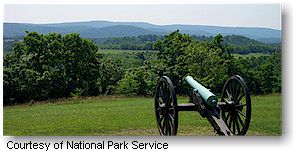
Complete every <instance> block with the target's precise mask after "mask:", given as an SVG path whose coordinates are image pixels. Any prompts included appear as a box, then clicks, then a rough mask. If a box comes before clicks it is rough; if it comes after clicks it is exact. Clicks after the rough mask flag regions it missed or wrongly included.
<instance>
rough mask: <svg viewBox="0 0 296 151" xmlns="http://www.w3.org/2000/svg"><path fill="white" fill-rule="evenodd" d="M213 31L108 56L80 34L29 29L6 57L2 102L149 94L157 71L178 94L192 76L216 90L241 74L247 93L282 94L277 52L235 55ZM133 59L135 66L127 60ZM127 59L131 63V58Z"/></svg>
mask: <svg viewBox="0 0 296 151" xmlns="http://www.w3.org/2000/svg"><path fill="white" fill-rule="evenodd" d="M223 39H224V37H223V36H221V35H217V36H215V37H213V38H212V39H210V40H206V41H199V40H196V39H195V38H193V37H191V36H189V35H187V34H182V33H180V32H179V31H175V32H172V33H171V34H169V35H165V36H164V37H163V38H162V39H159V40H157V41H156V42H154V43H153V45H152V46H153V49H154V50H155V51H151V52H152V53H148V52H149V51H148V52H137V53H135V54H133V56H129V58H125V59H127V60H124V59H122V58H120V57H119V58H112V57H110V55H104V54H103V53H101V52H100V51H98V46H97V45H96V44H95V43H94V42H93V41H91V40H89V39H83V38H81V37H80V36H79V35H78V34H68V35H64V36H62V35H60V34H57V33H50V34H48V35H43V34H39V33H36V32H30V33H29V32H28V33H27V35H26V36H25V37H24V39H23V40H22V41H20V42H18V43H17V44H16V45H15V46H14V47H13V51H12V53H9V54H6V55H5V56H4V67H3V73H4V76H3V87H4V92H3V94H4V104H5V105H7V104H15V103H25V102H28V101H32V100H34V101H42V100H47V99H57V98H63V97H71V96H97V95H153V93H154V87H155V84H156V82H157V80H158V78H159V76H160V75H167V76H169V77H170V78H171V79H172V81H173V83H174V85H175V86H176V91H177V93H178V94H183V95H186V94H187V93H188V92H189V91H188V90H189V87H188V85H186V83H185V81H184V79H183V78H184V77H185V76H186V75H191V76H193V77H194V78H195V79H197V80H198V81H199V82H201V83H202V84H203V85H205V86H206V87H207V88H209V89H211V90H212V91H213V92H214V93H221V90H222V87H223V84H224V82H225V81H226V79H227V78H228V77H229V76H231V75H233V74H240V75H241V76H242V77H243V78H245V80H246V81H247V83H248V86H249V88H250V91H251V93H253V94H264V93H273V92H278V93H279V92H281V53H280V51H277V52H274V53H272V54H270V55H268V56H257V57H244V58H235V57H233V55H232V51H233V49H232V47H230V46H229V45H225V44H224V43H223ZM130 59H132V60H133V61H135V60H137V61H136V62H133V64H135V65H134V66H127V65H126V63H127V62H129V60H130ZM129 63H130V62H129Z"/></svg>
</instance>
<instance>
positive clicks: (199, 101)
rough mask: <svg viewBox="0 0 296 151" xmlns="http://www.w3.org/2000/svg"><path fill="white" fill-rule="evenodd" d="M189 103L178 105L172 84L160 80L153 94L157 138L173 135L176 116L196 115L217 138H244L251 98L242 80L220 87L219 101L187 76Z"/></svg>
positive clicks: (234, 78) (162, 79)
mask: <svg viewBox="0 0 296 151" xmlns="http://www.w3.org/2000/svg"><path fill="white" fill-rule="evenodd" d="M185 80H186V81H187V82H188V83H189V84H190V85H191V87H192V91H191V92H190V95H189V103H185V104H178V103H177V97H176V93H175V90H174V86H173V83H172V81H171V80H170V78H169V77H167V76H162V77H161V78H160V79H159V80H158V82H157V85H156V90H155V103H154V105H155V106H154V107H155V114H156V122H157V126H158V130H159V133H160V135H177V130H178V112H180V111H198V112H199V113H200V115H201V116H202V117H204V118H207V120H208V121H209V122H210V124H211V125H212V126H213V128H214V130H215V132H216V133H217V134H218V135H225V136H232V135H245V134H246V133H247V131H248V128H249V124H250V119H251V98H250V93H249V89H248V87H247V84H246V82H245V80H244V79H243V78H242V77H241V76H239V75H234V76H231V77H230V78H229V79H228V80H227V81H226V82H225V84H224V86H223V90H222V93H221V98H220V101H218V97H217V96H216V95H214V94H213V93H212V92H211V91H210V90H208V89H207V88H205V87H204V86H203V85H202V84H200V83H198V82H197V81H195V80H194V79H193V78H192V77H191V76H187V77H186V78H185Z"/></svg>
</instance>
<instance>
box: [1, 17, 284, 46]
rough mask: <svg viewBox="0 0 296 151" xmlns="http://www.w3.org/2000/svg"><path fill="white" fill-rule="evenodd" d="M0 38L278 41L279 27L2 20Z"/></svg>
mask: <svg viewBox="0 0 296 151" xmlns="http://www.w3.org/2000/svg"><path fill="white" fill-rule="evenodd" d="M3 28H4V32H3V33H4V37H15V36H24V35H25V31H37V32H39V33H43V34H47V33H49V32H58V33H61V34H67V33H72V32H76V33H79V34H80V35H81V36H82V37H85V38H104V37H124V36H138V35H147V34H153V35H164V34H168V33H170V32H172V31H175V30H177V29H179V30H180V31H181V32H182V33H187V34H190V35H204V36H215V35H217V34H219V33H220V34H222V35H223V36H227V35H242V36H245V37H248V38H251V39H255V40H258V41H262V42H280V41H281V30H275V29H269V28H250V27H220V26H203V25H182V24H175V25H154V24H150V23H146V22H110V21H88V22H68V23H55V24H27V23H4V24H3Z"/></svg>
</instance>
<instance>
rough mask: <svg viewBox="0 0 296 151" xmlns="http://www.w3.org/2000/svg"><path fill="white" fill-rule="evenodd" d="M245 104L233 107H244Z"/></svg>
mask: <svg viewBox="0 0 296 151" xmlns="http://www.w3.org/2000/svg"><path fill="white" fill-rule="evenodd" d="M246 105H247V104H239V105H235V107H244V106H246Z"/></svg>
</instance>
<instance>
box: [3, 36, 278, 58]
mask: <svg viewBox="0 0 296 151" xmlns="http://www.w3.org/2000/svg"><path fill="white" fill-rule="evenodd" d="M191 37H192V38H193V39H196V40H198V41H201V42H204V41H210V40H211V39H213V38H214V37H212V36H196V35H192V36H191ZM162 39H164V36H158V35H139V36H132V37H105V38H95V39H92V41H93V42H94V43H95V44H96V45H97V46H98V48H99V49H112V50H154V49H153V44H154V43H155V42H156V41H157V40H162ZM21 40H22V37H14V38H5V37H4V51H5V52H6V53H7V52H11V51H12V48H13V45H14V44H15V43H17V42H19V41H21ZM223 44H224V45H228V46H231V47H232V53H236V54H249V53H265V54H271V53H274V52H275V51H280V50H281V44H280V43H263V42H259V41H256V40H254V39H250V38H247V37H244V36H240V35H230V36H225V37H223Z"/></svg>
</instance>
